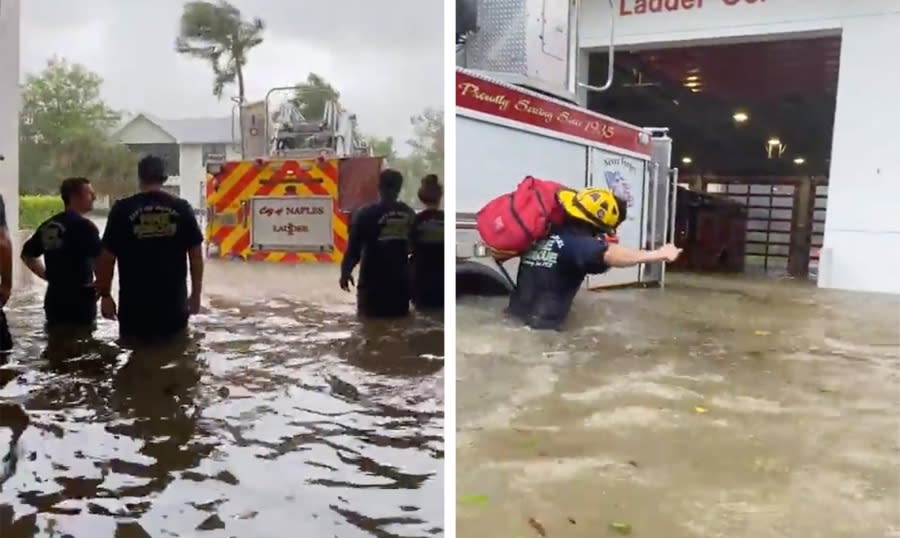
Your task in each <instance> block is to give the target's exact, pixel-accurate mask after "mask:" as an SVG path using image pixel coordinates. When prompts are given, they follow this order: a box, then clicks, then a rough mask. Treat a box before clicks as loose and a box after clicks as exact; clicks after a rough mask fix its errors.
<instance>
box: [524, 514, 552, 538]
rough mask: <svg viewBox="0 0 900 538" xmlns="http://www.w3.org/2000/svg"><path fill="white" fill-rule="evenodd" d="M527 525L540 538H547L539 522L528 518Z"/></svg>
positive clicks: (545, 530) (545, 531)
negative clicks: (540, 537) (541, 537)
mask: <svg viewBox="0 0 900 538" xmlns="http://www.w3.org/2000/svg"><path fill="white" fill-rule="evenodd" d="M528 524H529V525H531V528H532V529H534V530H535V531H536V532H537V533H538V534H540V535H541V536H547V529H545V528H544V526H543V525H541V522H540V521H538V520H536V519H534V518H533V517H530V518H528Z"/></svg>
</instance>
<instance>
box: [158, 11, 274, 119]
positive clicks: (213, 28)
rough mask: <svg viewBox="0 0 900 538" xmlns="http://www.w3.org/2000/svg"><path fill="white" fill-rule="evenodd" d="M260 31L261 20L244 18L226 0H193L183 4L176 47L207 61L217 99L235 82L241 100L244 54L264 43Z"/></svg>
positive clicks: (262, 26) (244, 64) (245, 58)
mask: <svg viewBox="0 0 900 538" xmlns="http://www.w3.org/2000/svg"><path fill="white" fill-rule="evenodd" d="M263 30H265V23H264V22H263V21H262V19H260V18H258V17H257V18H254V19H253V20H244V19H243V17H242V16H241V11H240V10H239V9H238V8H236V7H234V6H233V5H232V4H231V3H229V2H226V1H225V0H220V1H219V2H218V3H213V2H204V1H201V0H194V1H191V2H188V3H186V4H185V5H184V11H183V12H182V14H181V29H180V35H179V36H178V38H177V39H176V40H175V50H176V51H178V52H179V53H180V54H187V55H189V56H193V57H195V58H201V59H203V60H207V61H208V62H209V63H210V65H211V66H212V70H213V75H214V76H215V78H214V80H213V95H215V96H216V97H218V98H219V99H221V98H222V93H223V92H224V90H225V86H227V85H228V84H234V83H235V82H237V86H238V98H239V99H240V102H241V103H243V102H244V94H245V90H246V87H245V85H244V67H245V66H246V65H247V55H248V53H249V52H250V49H252V48H253V47H255V46H257V45H259V44H260V43H262V42H263V37H262V33H263Z"/></svg>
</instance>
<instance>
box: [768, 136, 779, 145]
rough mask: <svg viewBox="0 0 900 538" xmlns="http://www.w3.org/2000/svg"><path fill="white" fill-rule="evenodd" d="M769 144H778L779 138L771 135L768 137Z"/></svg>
mask: <svg viewBox="0 0 900 538" xmlns="http://www.w3.org/2000/svg"><path fill="white" fill-rule="evenodd" d="M769 145H770V146H780V145H781V140H779V139H778V138H777V137H772V138H770V139H769Z"/></svg>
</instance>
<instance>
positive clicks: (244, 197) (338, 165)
mask: <svg viewBox="0 0 900 538" xmlns="http://www.w3.org/2000/svg"><path fill="white" fill-rule="evenodd" d="M299 91H307V92H315V91H319V90H316V89H307V90H298V89H297V88H295V87H281V88H273V89H271V90H269V91H268V93H267V94H266V96H265V98H264V99H263V100H262V101H259V102H255V103H244V102H236V104H235V107H234V109H233V113H232V127H233V129H232V130H233V133H232V135H233V136H232V138H233V139H234V140H233V144H234V146H235V147H239V148H240V158H237V159H228V158H227V156H225V155H215V156H210V158H209V159H208V160H207V163H206V167H207V181H206V185H205V199H206V207H207V216H206V221H207V225H206V235H207V255H208V256H209V257H218V258H229V259H240V260H254V261H267V262H281V263H285V262H286V263H291V262H325V263H337V262H340V260H341V259H342V258H343V254H344V252H345V250H346V248H347V235H348V228H349V220H350V214H351V212H352V211H354V210H356V209H357V208H359V207H360V206H362V205H365V204H367V203H370V202H373V201H375V200H377V198H378V175H379V173H380V171H381V169H382V163H383V159H382V158H381V157H378V156H374V155H373V152H372V149H371V148H370V147H369V146H368V145H367V144H366V143H364V142H363V141H362V137H361V136H360V135H359V130H358V126H357V117H356V115H355V114H353V113H351V112H349V111H347V110H345V109H343V108H342V107H341V106H340V103H338V102H337V100H335V99H326V100H325V102H324V106H323V107H322V114H321V117H314V118H308V117H305V116H304V115H303V113H302V112H301V108H300V106H299V105H298V102H297V100H298V98H300V97H303V95H301V94H298V92H299Z"/></svg>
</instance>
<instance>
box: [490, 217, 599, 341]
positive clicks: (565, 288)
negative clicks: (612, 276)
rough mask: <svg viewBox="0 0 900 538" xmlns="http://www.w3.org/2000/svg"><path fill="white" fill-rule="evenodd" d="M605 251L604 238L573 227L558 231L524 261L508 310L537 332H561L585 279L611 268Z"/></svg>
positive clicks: (535, 248) (521, 262)
mask: <svg viewBox="0 0 900 538" xmlns="http://www.w3.org/2000/svg"><path fill="white" fill-rule="evenodd" d="M605 252H606V242H605V241H603V240H602V239H597V238H594V237H592V236H590V235H587V234H585V233H583V232H580V231H579V230H575V229H571V228H566V227H563V228H558V229H554V230H553V231H551V233H550V235H549V236H548V237H547V238H546V239H544V240H542V241H539V242H538V243H536V244H535V245H534V247H533V248H532V249H531V250H530V251H528V252H527V253H525V254H524V255H523V256H522V258H521V259H520V262H519V274H518V279H517V282H516V289H515V290H514V291H513V294H512V296H511V297H510V299H509V309H508V310H507V311H508V312H509V314H510V315H512V316H513V317H515V318H517V319H519V320H521V321H523V322H524V323H526V324H527V325H529V326H530V327H532V328H534V329H559V328H560V326H561V325H562V324H563V322H564V321H565V320H566V317H567V316H568V315H569V310H571V308H572V302H573V301H574V300H575V295H576V294H577V293H578V289H579V288H580V287H581V284H582V282H584V277H586V276H587V275H588V274H600V273H604V272H606V271H607V269H609V268H608V267H607V265H606V264H605V263H604V262H603V255H604V253H605Z"/></svg>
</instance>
